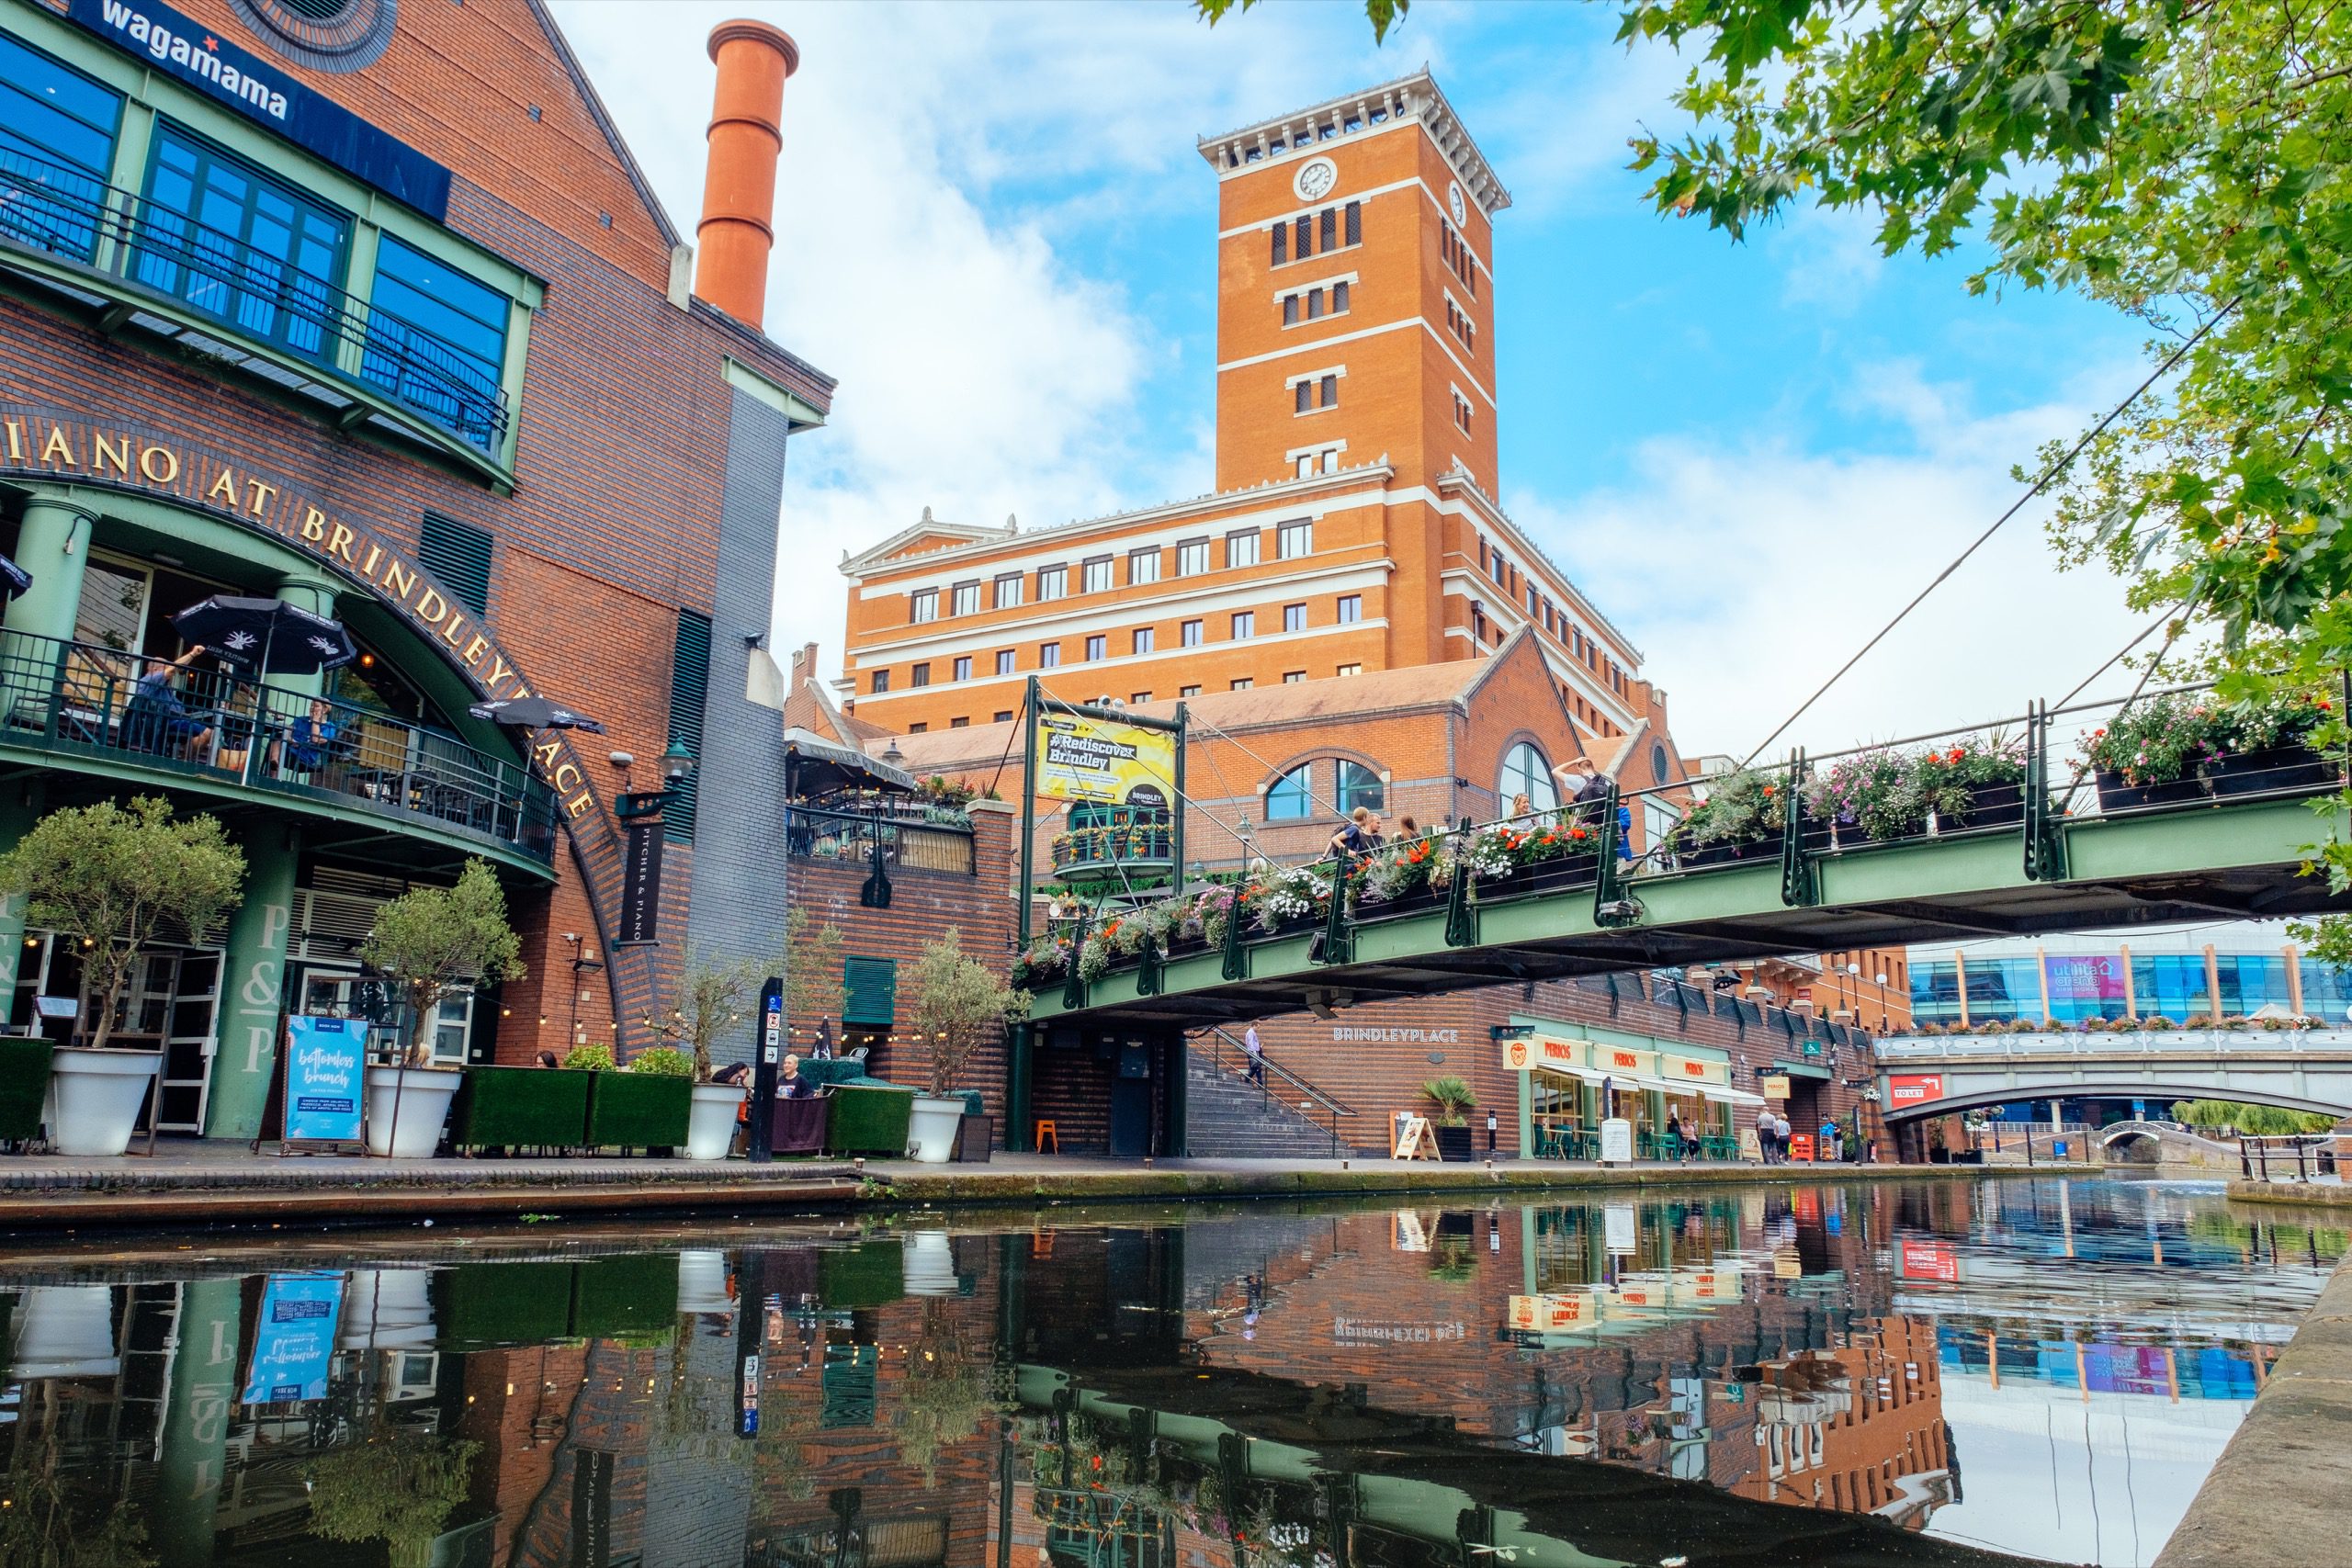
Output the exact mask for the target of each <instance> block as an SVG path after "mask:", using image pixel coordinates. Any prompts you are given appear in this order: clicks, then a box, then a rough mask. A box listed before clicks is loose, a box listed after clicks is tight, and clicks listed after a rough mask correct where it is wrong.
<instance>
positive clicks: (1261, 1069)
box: [1241, 1023, 1266, 1089]
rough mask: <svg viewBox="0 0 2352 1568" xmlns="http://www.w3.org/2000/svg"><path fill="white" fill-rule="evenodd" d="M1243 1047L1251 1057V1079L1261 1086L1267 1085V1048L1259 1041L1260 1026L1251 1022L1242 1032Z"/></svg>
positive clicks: (1244, 1052)
mask: <svg viewBox="0 0 2352 1568" xmlns="http://www.w3.org/2000/svg"><path fill="white" fill-rule="evenodd" d="M1241 1049H1242V1052H1243V1054H1244V1055H1247V1056H1248V1057H1249V1058H1250V1082H1251V1083H1253V1084H1256V1085H1257V1086H1258V1087H1259V1088H1261V1089H1263V1088H1265V1087H1266V1049H1265V1047H1264V1046H1262V1045H1261V1044H1259V1043H1258V1026H1257V1025H1256V1024H1254V1023H1253V1024H1251V1025H1250V1027H1249V1028H1248V1029H1247V1030H1245V1031H1243V1032H1242V1035H1241Z"/></svg>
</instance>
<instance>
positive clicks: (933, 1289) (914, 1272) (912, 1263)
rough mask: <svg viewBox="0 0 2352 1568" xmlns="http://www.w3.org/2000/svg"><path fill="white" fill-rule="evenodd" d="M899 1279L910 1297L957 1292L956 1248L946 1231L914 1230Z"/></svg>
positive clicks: (901, 1259) (907, 1246)
mask: <svg viewBox="0 0 2352 1568" xmlns="http://www.w3.org/2000/svg"><path fill="white" fill-rule="evenodd" d="M899 1278H900V1280H903V1281H904V1283H905V1285H906V1291H907V1294H909V1295H910V1296H952V1295H954V1294H955V1293H956V1248H955V1246H954V1244H953V1243H952V1242H951V1241H950V1240H949V1238H948V1235H947V1233H946V1232H945V1231H913V1232H910V1233H909V1235H908V1236H907V1245H906V1250H905V1251H904V1252H903V1253H902V1254H901V1255H900V1262H899Z"/></svg>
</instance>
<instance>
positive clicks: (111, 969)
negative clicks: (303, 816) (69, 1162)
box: [0, 795, 245, 1155]
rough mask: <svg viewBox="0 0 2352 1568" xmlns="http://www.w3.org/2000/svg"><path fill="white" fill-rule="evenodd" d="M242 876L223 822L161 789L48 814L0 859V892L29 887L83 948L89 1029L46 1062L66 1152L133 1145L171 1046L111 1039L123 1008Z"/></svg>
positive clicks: (51, 923)
mask: <svg viewBox="0 0 2352 1568" xmlns="http://www.w3.org/2000/svg"><path fill="white" fill-rule="evenodd" d="M244 881H245V857H244V855H243V852H240V851H239V850H238V849H237V847H236V846H235V845H233V844H232V843H231V842H229V840H228V835H227V834H226V833H224V832H223V831H222V830H221V828H220V821H219V820H218V819H217V818H212V817H209V816H198V817H186V818H176V819H175V818H174V817H173V816H172V807H171V803H170V802H168V801H166V800H164V798H163V797H161V796H160V795H141V796H140V797H139V798H138V799H136V800H133V801H132V802H131V803H130V806H129V807H122V806H118V805H116V804H115V803H114V802H113V801H110V800H102V801H100V802H98V803H97V804H96V806H83V807H67V808H65V809H63V810H60V811H52V812H51V813H50V814H49V815H48V816H46V817H44V818H41V819H40V821H39V822H37V823H35V824H34V825H33V829H32V831H31V832H29V833H27V834H26V835H25V836H24V837H23V838H22V839H20V840H17V847H16V848H14V849H12V850H10V851H9V852H7V854H6V855H5V856H0V891H5V892H6V893H7V894H9V895H11V896H13V895H16V894H23V895H25V896H26V899H27V907H26V911H25V918H26V921H27V923H28V924H29V925H34V926H46V927H48V928H49V929H51V930H52V931H59V932H62V934H64V935H66V936H69V937H73V938H76V939H78V940H77V943H76V945H77V947H78V949H79V951H80V953H81V957H82V982H81V993H80V1001H81V1009H80V1016H81V1018H82V1019H83V1021H85V1024H87V1025H88V1028H87V1031H86V1034H85V1033H84V1032H76V1035H75V1040H76V1042H77V1043H75V1044H74V1045H70V1046H67V1047H65V1048H63V1049H62V1050H59V1051H58V1052H56V1053H55V1054H54V1055H52V1056H51V1062H50V1086H51V1095H52V1096H53V1098H54V1101H55V1105H54V1111H53V1113H52V1115H51V1119H50V1128H49V1135H50V1142H51V1144H52V1145H54V1146H55V1148H56V1150H57V1152H58V1153H59V1154H63V1155H119V1154H120V1153H122V1152H123V1150H125V1149H127V1148H129V1147H130V1134H131V1129H132V1128H133V1127H135V1126H136V1125H137V1124H138V1122H139V1108H140V1107H141V1105H143V1104H145V1103H146V1100H147V1095H148V1090H149V1089H150V1087H151V1086H152V1085H153V1082H154V1080H155V1074H156V1072H157V1070H158V1069H159V1068H161V1067H162V1066H163V1065H164V1054H163V1052H161V1051H160V1050H157V1051H136V1050H132V1051H125V1050H117V1049H111V1048H109V1046H108V1041H109V1039H110V1038H111V1037H112V1035H113V1033H114V1027H115V1012H116V1010H117V1009H119V1007H120V1006H121V1005H122V998H123V993H124V992H125V991H126V990H127V989H128V988H129V987H130V978H131V976H133V975H134V974H136V973H137V972H138V969H139V963H140V960H141V958H143V957H144V956H145V955H146V953H147V950H148V949H149V948H151V947H153V945H154V944H155V942H157V941H158V940H159V939H160V938H162V937H164V936H165V935H172V936H176V937H179V938H181V939H183V940H186V939H187V938H190V937H192V936H194V935H195V933H197V932H198V931H202V930H204V928H205V927H207V926H209V925H210V924H211V923H212V921H213V919H214V918H215V917H217V916H218V915H219V914H220V911H221V910H222V909H224V908H227V907H228V906H229V904H230V903H231V902H232V900H233V899H234V898H235V897H237V892H238V889H240V888H241V887H243V886H244ZM85 1038H86V1040H87V1044H86V1045H85V1044H82V1043H79V1042H81V1041H82V1040H84V1039H85Z"/></svg>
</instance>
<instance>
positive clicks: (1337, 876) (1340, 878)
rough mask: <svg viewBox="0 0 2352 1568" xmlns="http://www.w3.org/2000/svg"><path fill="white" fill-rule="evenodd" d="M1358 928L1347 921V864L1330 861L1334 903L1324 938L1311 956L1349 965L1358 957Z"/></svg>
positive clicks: (1321, 961)
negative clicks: (1356, 950) (1356, 952)
mask: <svg viewBox="0 0 2352 1568" xmlns="http://www.w3.org/2000/svg"><path fill="white" fill-rule="evenodd" d="M1355 947H1356V933H1355V928H1354V927H1353V926H1352V925H1351V924H1349V922H1348V863H1347V862H1346V861H1334V862H1333V863H1331V904H1330V908H1329V910H1328V911H1327V912H1326V913H1325V916H1324V920H1323V935H1322V939H1321V940H1320V941H1318V942H1316V943H1315V951H1314V952H1313V953H1310V954H1309V955H1308V956H1309V959H1310V960H1311V962H1314V963H1317V964H1346V963H1349V962H1351V961H1352V960H1353V959H1354V957H1355Z"/></svg>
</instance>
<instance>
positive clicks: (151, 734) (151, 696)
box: [122, 643, 212, 761]
mask: <svg viewBox="0 0 2352 1568" xmlns="http://www.w3.org/2000/svg"><path fill="white" fill-rule="evenodd" d="M203 657H204V645H203V644H202V643H198V644H197V645H196V646H195V647H194V648H191V649H188V650H187V652H186V653H183V654H181V655H180V656H179V657H178V658H177V659H175V660H171V661H170V662H169V663H165V664H156V665H153V666H151V667H150V668H149V670H148V671H147V673H146V674H144V675H141V677H139V682H138V684H137V685H136V686H135V687H133V688H132V690H131V694H130V704H129V705H127V706H126V707H124V709H123V710H122V745H123V749H124V750H128V751H145V752H149V753H151V754H153V755H155V756H159V757H165V756H169V757H178V758H181V759H182V760H184V761H194V760H195V759H196V757H197V756H198V754H199V753H201V752H202V751H203V750H205V748H206V747H207V746H209V744H210V743H211V740H212V727H211V726H210V725H209V724H207V723H205V721H204V720H202V719H200V718H198V717H197V716H195V715H193V714H191V713H189V712H188V711H187V704H186V703H183V702H181V701H180V694H179V693H178V692H176V691H175V690H174V689H173V682H176V681H177V680H178V679H179V678H180V677H181V676H183V675H185V674H187V671H188V669H189V667H190V666H191V665H193V664H194V663H195V662H196V661H197V660H199V659H201V658H203Z"/></svg>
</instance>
